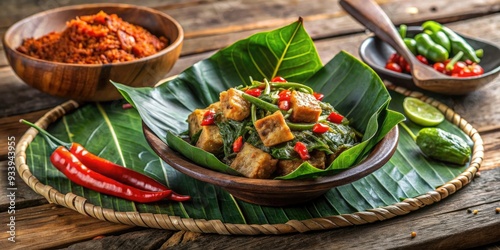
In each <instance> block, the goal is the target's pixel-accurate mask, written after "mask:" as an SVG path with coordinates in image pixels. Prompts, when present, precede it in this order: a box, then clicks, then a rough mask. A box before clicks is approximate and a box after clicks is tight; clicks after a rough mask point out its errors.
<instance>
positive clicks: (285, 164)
mask: <svg viewBox="0 0 500 250" xmlns="http://www.w3.org/2000/svg"><path fill="white" fill-rule="evenodd" d="M307 161H308V162H309V163H310V164H311V165H313V166H314V167H316V168H319V169H325V166H326V165H325V162H326V154H325V152H323V151H319V150H314V151H313V152H312V153H311V158H310V159H309V160H307ZM303 162H304V161H303V160H301V159H293V160H280V161H278V164H277V166H276V172H275V174H276V175H278V176H284V175H287V174H289V173H291V172H293V171H294V170H295V169H297V168H298V167H299V166H300V164H302V163H303Z"/></svg>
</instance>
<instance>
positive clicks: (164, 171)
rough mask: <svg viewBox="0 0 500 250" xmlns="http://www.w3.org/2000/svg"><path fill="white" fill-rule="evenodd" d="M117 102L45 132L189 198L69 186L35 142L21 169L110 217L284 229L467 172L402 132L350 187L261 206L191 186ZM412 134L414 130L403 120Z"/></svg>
mask: <svg viewBox="0 0 500 250" xmlns="http://www.w3.org/2000/svg"><path fill="white" fill-rule="evenodd" d="M391 96H392V97H393V99H392V101H391V103H390V108H391V109H394V110H396V111H400V112H401V111H402V101H403V97H404V96H402V95H401V94H398V93H394V92H391ZM121 105H122V102H109V103H101V104H87V105H85V106H83V107H81V108H79V109H77V110H76V111H75V112H72V113H70V114H67V115H65V116H64V117H63V118H62V119H60V120H58V121H57V122H55V123H53V124H52V125H51V126H50V127H49V128H48V131H49V132H50V133H52V134H54V135H55V136H57V137H59V138H61V139H63V140H66V141H76V142H79V143H81V144H82V145H83V146H85V147H86V148H88V149H89V150H90V151H91V152H93V153H96V154H98V155H100V156H102V157H104V158H107V159H110V160H112V161H114V162H117V163H120V164H124V165H125V166H127V167H129V168H132V169H134V170H137V171H139V172H142V173H145V174H146V175H149V176H151V177H153V178H155V179H157V180H158V181H160V182H161V183H164V184H166V185H168V186H169V187H170V188H172V189H173V190H175V191H176V192H178V193H181V194H188V195H191V196H192V200H190V201H187V202H183V203H178V202H171V201H164V202H159V203H153V204H139V203H133V202H129V201H126V200H123V199H119V198H115V197H112V196H108V195H103V194H100V193H97V192H94V191H91V190H88V189H86V188H83V187H81V186H78V185H75V184H73V183H72V182H71V181H69V180H68V179H67V178H65V177H64V176H63V175H62V174H61V173H59V172H58V171H57V170H56V169H55V168H54V167H53V166H52V164H51V163H50V160H49V156H50V153H51V152H50V147H49V146H48V145H47V144H46V143H45V141H44V139H43V138H42V137H40V136H37V137H35V138H34V140H33V142H32V143H30V145H29V147H28V149H27V164H28V166H29V167H30V171H31V172H32V173H33V175H34V176H35V177H36V178H37V179H39V180H40V181H41V182H42V183H44V184H46V185H50V186H52V187H54V188H55V189H56V190H58V191H60V192H62V193H68V192H72V193H74V194H76V195H80V196H83V197H85V198H86V199H87V200H88V201H89V202H90V203H91V204H94V205H97V206H102V207H104V208H109V209H113V210H115V211H124V212H127V211H138V212H141V213H158V214H167V215H171V216H179V217H182V218H193V219H217V220H221V221H223V222H226V223H248V224H253V223H257V224H262V223H286V222H287V221H289V220H297V219H306V218H318V217H324V216H331V215H339V214H349V213H353V212H357V211H364V210H367V209H371V208H377V207H382V206H387V205H391V204H394V203H396V202H399V201H400V199H402V198H407V197H416V196H418V195H420V194H423V193H426V192H429V191H431V190H434V189H435V188H436V187H437V186H440V185H442V184H444V183H445V182H447V181H450V180H451V179H453V178H455V177H456V176H458V175H459V174H461V173H462V172H463V171H464V170H465V169H466V168H467V165H466V166H455V165H450V164H446V163H441V162H437V161H433V160H429V159H427V158H425V157H424V156H423V155H422V154H421V153H420V152H419V150H418V148H417V146H416V144H415V143H414V142H413V141H412V139H411V137H410V136H409V135H408V134H407V133H406V132H405V131H404V130H403V129H400V141H399V144H398V148H397V150H396V153H395V154H394V156H393V157H392V158H391V159H390V161H389V162H388V163H387V164H386V165H384V166H383V167H382V168H381V169H379V170H378V171H376V172H374V173H373V174H371V175H369V176H367V177H365V178H363V179H360V180H358V181H356V182H353V183H351V184H347V185H344V186H340V187H337V188H333V189H331V190H330V191H328V192H327V193H326V194H325V195H324V196H322V197H320V198H318V199H316V200H314V201H311V202H309V203H307V204H303V205H296V206H292V207H265V206H258V205H253V204H249V203H246V202H242V201H239V200H236V199H235V198H233V197H232V196H231V195H230V194H229V193H227V192H226V191H224V190H223V189H221V188H219V187H216V186H213V185H210V184H207V183H204V182H200V181H197V180H195V179H193V178H190V177H188V176H186V175H184V174H182V173H179V172H178V171H176V170H174V169H173V168H172V167H170V166H169V165H168V164H166V163H165V162H163V161H162V160H161V159H159V157H158V156H157V155H156V154H154V153H153V152H152V150H151V148H150V147H149V146H148V144H147V142H146V140H145V139H144V134H143V132H142V122H141V117H140V115H139V113H138V112H137V111H136V110H133V109H129V110H123V109H122V107H121ZM406 123H407V124H408V126H409V127H410V128H411V129H412V130H413V131H414V132H417V131H418V130H419V129H420V127H419V126H418V125H416V124H414V123H411V122H409V121H407V122H406ZM439 127H440V128H442V129H444V130H446V131H450V132H452V133H454V134H457V135H459V136H461V137H462V138H464V139H465V140H466V141H467V142H468V143H469V144H471V145H472V142H471V140H470V138H468V137H467V136H466V135H465V134H464V133H463V132H462V131H461V130H460V129H459V128H458V127H456V126H454V125H453V124H451V123H450V122H448V121H445V122H443V123H442V124H441V125H439Z"/></svg>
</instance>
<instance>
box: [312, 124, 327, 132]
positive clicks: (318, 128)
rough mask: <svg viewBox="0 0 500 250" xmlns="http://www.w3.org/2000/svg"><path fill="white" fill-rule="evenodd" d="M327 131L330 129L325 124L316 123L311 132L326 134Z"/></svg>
mask: <svg viewBox="0 0 500 250" xmlns="http://www.w3.org/2000/svg"><path fill="white" fill-rule="evenodd" d="M329 129H330V127H328V125H326V124H323V123H316V124H314V126H313V129H312V131H313V132H314V133H318V134H323V133H326V132H327V131H328V130H329Z"/></svg>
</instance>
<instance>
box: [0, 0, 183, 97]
mask: <svg viewBox="0 0 500 250" xmlns="http://www.w3.org/2000/svg"><path fill="white" fill-rule="evenodd" d="M101 10H102V11H104V12H106V13H107V14H117V15H118V17H121V18H122V19H123V20H124V21H126V22H129V23H132V24H135V25H138V26H141V27H143V28H145V29H147V30H148V31H149V32H151V33H152V34H154V35H156V36H164V37H166V38H167V39H168V41H169V45H168V46H167V47H166V48H165V49H163V50H161V51H159V52H158V53H156V54H154V55H151V56H148V57H144V58H141V59H138V60H134V61H130V62H122V63H111V64H92V65H90V64H87V65H80V64H69V63H58V62H50V61H45V60H40V59H36V58H33V57H30V56H28V55H26V54H23V53H20V52H18V51H16V48H17V47H18V46H19V45H21V43H22V42H23V39H26V38H30V37H35V38H38V37H40V36H43V35H45V34H48V33H50V32H52V31H56V32H60V31H62V30H64V29H65V27H66V22H67V21H69V20H71V19H74V18H75V17H77V16H82V15H93V14H97V13H98V12H99V11H101ZM183 39H184V32H183V29H182V27H181V26H180V24H179V23H178V22H177V21H176V20H174V19H173V18H172V17H170V16H168V15H166V14H164V13H162V12H159V11H156V10H153V9H150V8H146V7H139V6H133V5H126V4H85V5H74V6H68V7H62V8H57V9H53V10H48V11H44V12H41V13H38V14H35V15H33V16H30V17H28V18H25V19H23V20H21V21H19V22H17V23H15V24H14V25H12V26H11V27H10V28H9V29H8V30H7V32H6V33H5V35H4V37H3V45H4V50H5V53H6V56H7V59H8V61H9V63H10V65H11V66H12V69H13V70H14V72H15V73H16V74H17V75H18V76H19V77H20V78H21V79H22V80H23V81H24V82H25V83H27V84H28V85H30V86H32V87H35V88H37V89H39V90H41V91H43V92H46V93H48V94H51V95H54V96H59V97H65V98H71V99H76V100H82V101H108V100H116V99H121V98H123V97H122V96H121V95H120V94H119V93H118V91H117V90H116V88H115V87H114V86H113V85H112V84H111V83H110V80H113V81H115V82H119V83H122V84H126V85H130V86H134V87H142V86H153V85H154V84H156V83H157V82H158V81H159V80H160V79H162V78H164V77H165V75H166V74H167V73H168V72H169V71H170V69H171V68H172V66H173V65H174V63H175V62H176V61H177V59H178V58H179V56H180V52H181V48H182V43H183Z"/></svg>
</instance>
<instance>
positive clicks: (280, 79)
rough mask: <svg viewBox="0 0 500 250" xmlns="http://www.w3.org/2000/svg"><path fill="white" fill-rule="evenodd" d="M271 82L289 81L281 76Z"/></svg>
mask: <svg viewBox="0 0 500 250" xmlns="http://www.w3.org/2000/svg"><path fill="white" fill-rule="evenodd" d="M271 82H287V80H285V78H283V77H281V76H275V77H274V78H273V79H272V80H271Z"/></svg>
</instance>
